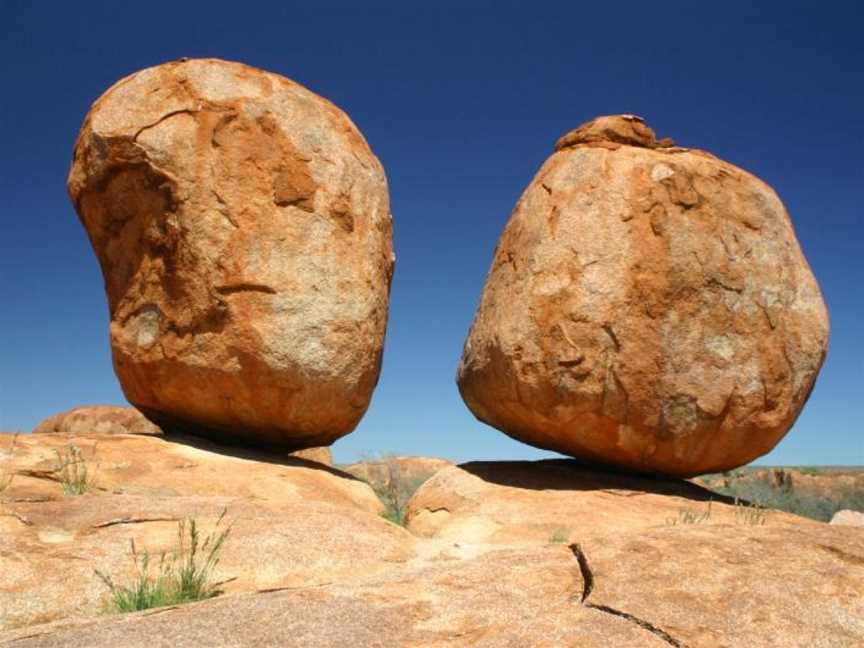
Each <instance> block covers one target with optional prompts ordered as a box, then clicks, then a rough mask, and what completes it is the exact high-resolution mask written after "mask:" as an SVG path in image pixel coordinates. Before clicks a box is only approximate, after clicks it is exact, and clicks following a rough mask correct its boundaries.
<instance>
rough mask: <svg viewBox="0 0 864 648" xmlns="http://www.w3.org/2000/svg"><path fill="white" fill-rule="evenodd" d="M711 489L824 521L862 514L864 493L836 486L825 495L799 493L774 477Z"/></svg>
mask: <svg viewBox="0 0 864 648" xmlns="http://www.w3.org/2000/svg"><path fill="white" fill-rule="evenodd" d="M712 488H713V489H714V490H715V491H716V492H719V493H721V494H723V495H728V496H730V497H737V498H740V499H742V500H747V501H749V502H758V505H759V506H760V507H761V508H763V509H773V510H777V511H785V512H787V513H792V514H794V515H800V516H803V517H807V518H811V519H813V520H819V521H820V522H828V521H830V520H831V518H832V517H833V516H834V514H835V513H836V512H837V511H839V510H841V509H852V510H858V511H864V492H862V490H861V489H860V488H855V487H839V488H837V489H836V490H834V491H833V492H832V493H830V494H829V495H816V494H808V493H802V492H800V491H799V490H798V489H796V487H795V484H794V482H793V481H792V480H791V479H778V478H777V476H776V474H772V475H768V474H765V475H755V476H749V475H747V476H745V477H742V478H740V479H738V480H737V481H735V482H734V483H731V484H729V485H724V486H723V487H716V488H715V487H713V486H712Z"/></svg>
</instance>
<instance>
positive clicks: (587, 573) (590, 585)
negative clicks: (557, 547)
mask: <svg viewBox="0 0 864 648" xmlns="http://www.w3.org/2000/svg"><path fill="white" fill-rule="evenodd" d="M569 548H570V551H571V552H573V556H574V557H575V558H576V562H578V563H579V571H580V573H581V574H582V595H581V598H580V600H579V602H580V603H581V604H582V605H583V606H585V607H587V608H591V609H592V610H598V611H600V612H605V613H607V614H612V615H614V616H617V617H621V618H622V619H626V620H627V621H630V622H631V623H635V624H636V625H638V626H639V627H640V628H642V629H644V630H647V631H648V632H650V633H652V634H654V635H656V636H658V637H660V638H661V639H662V640H663V641H665V642H666V643H668V644H669V645H670V646H675V648H688V646H687V644H685V643H683V642H681V641H680V640H678V639H676V638H675V637H673V636H672V635H670V634H669V633H668V632H666V631H665V630H663V629H662V628H658V627H657V626H655V625H654V624H653V623H651V622H649V621H646V620H645V619H640V618H639V617H637V616H636V615H633V614H630V613H629V612H624V611H622V610H618V609H616V608H613V607H611V606H609V605H601V604H597V603H588V602H587V600H588V597H589V596H590V595H591V592H592V591H593V590H594V573H593V572H592V571H591V567H590V566H589V565H588V557H587V556H586V555H585V552H584V551H582V547H580V546H579V544H578V543H573V544H571V545H570V546H569Z"/></svg>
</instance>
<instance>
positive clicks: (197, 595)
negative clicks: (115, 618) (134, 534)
mask: <svg viewBox="0 0 864 648" xmlns="http://www.w3.org/2000/svg"><path fill="white" fill-rule="evenodd" d="M224 518H225V511H222V514H221V515H220V516H219V519H218V520H217V521H216V525H215V526H214V528H213V530H212V531H211V532H210V533H209V534H207V535H205V536H202V535H201V531H200V530H199V528H198V524H197V523H196V522H195V520H192V519H190V520H181V521H180V522H179V523H178V525H177V549H176V551H174V552H172V553H168V554H166V553H162V554H160V556H159V564H158V566H157V567H156V569H155V573H151V571H152V569H151V564H152V562H153V561H152V558H151V556H150V554H149V553H148V552H147V551H144V552H139V551H138V550H137V548H136V546H135V542H134V540H133V541H131V547H132V560H133V562H134V563H135V576H134V578H133V580H132V582H131V583H130V584H127V585H120V584H118V583H116V582H115V581H114V579H113V578H112V577H111V576H110V575H108V574H106V573H104V572H102V571H99V570H96V575H97V576H98V577H99V579H100V580H101V581H102V582H103V583H104V584H105V585H106V586H107V587H108V589H109V590H110V593H111V599H110V608H111V609H112V610H113V611H115V612H135V611H138V610H146V609H149V608H154V607H162V606H164V605H180V604H183V603H192V602H194V601H203V600H205V599H208V598H212V597H214V596H216V595H218V594H219V593H220V592H219V589H218V585H219V584H218V583H214V582H213V581H212V577H213V572H214V570H215V569H216V565H218V564H219V554H220V553H221V551H222V547H223V546H224V544H225V541H226V540H227V539H228V535H229V534H230V532H231V525H228V526H225V527H223V526H222V523H223V521H224Z"/></svg>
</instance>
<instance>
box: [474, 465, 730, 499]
mask: <svg viewBox="0 0 864 648" xmlns="http://www.w3.org/2000/svg"><path fill="white" fill-rule="evenodd" d="M459 467H460V468H461V469H462V470H464V471H465V472H468V473H470V474H472V475H474V476H475V477H479V478H480V479H482V480H483V481H485V482H489V483H492V484H498V485H500V486H509V487H511V488H522V489H526V490H572V491H606V492H613V493H614V494H616V495H619V496H621V497H635V496H638V495H643V494H649V493H653V494H655V495H672V496H676V497H682V498H686V499H690V500H694V501H698V502H707V501H709V500H713V501H715V502H722V503H724V504H734V503H735V500H734V498H732V497H729V496H727V495H722V494H720V493H716V492H714V491H711V490H708V489H707V488H703V487H702V486H699V485H697V484H694V483H693V482H690V481H687V480H686V479H679V478H670V477H660V476H654V475H645V474H635V473H628V472H624V471H620V470H616V469H614V468H609V467H601V466H597V465H596V464H591V465H589V464H586V463H583V462H580V461H578V460H576V459H563V458H562V459H541V460H538V461H471V462H468V463H464V464H460V465H459ZM622 491H623V492H622ZM739 501H741V500H739ZM742 503H743V501H742Z"/></svg>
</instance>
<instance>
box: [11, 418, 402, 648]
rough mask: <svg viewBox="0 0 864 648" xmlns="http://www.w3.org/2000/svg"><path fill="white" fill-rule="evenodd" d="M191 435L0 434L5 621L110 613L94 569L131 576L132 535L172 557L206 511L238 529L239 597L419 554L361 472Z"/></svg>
mask: <svg viewBox="0 0 864 648" xmlns="http://www.w3.org/2000/svg"><path fill="white" fill-rule="evenodd" d="M184 441H185V442H186V443H185V444H184V443H175V442H173V441H168V440H165V439H163V438H160V437H153V436H146V435H117V434H113V433H107V434H86V435H76V437H75V438H74V440H70V439H68V438H65V437H64V436H62V435H58V434H25V435H18V436H17V437H13V436H12V435H0V631H2V630H5V629H9V628H13V627H19V626H26V625H32V624H34V623H41V622H44V621H50V620H53V619H61V618H67V617H71V616H92V615H95V614H98V613H99V612H100V611H101V610H102V608H103V607H104V605H105V602H106V599H107V598H108V597H107V590H106V588H105V586H104V584H103V583H102V582H101V581H100V580H99V579H98V578H97V577H96V576H95V574H94V570H96V569H98V570H100V571H103V572H105V573H108V574H112V575H113V576H114V577H115V578H116V579H117V580H118V581H120V582H129V581H130V580H131V578H132V574H133V568H134V562H133V560H132V558H131V556H130V554H129V542H130V540H134V541H135V543H136V546H137V547H138V548H139V550H146V551H148V552H149V553H150V554H151V555H152V556H159V554H160V553H162V552H165V551H167V552H170V551H173V550H175V549H176V542H177V526H178V521H180V520H183V519H187V518H192V519H195V520H196V521H197V522H198V523H199V524H200V525H201V528H202V532H203V533H205V534H206V533H209V531H210V530H211V529H212V528H213V525H214V524H215V523H216V520H217V519H218V518H219V516H220V515H221V513H222V512H223V511H225V519H226V520H227V522H228V523H230V524H231V525H232V526H231V535H230V538H229V539H228V541H227V542H226V543H225V546H224V549H223V551H222V553H221V557H220V562H219V566H218V568H217V571H216V573H215V574H214V576H213V578H214V580H215V581H217V582H219V581H228V582H226V584H225V586H224V588H223V589H224V590H225V592H226V594H232V593H239V592H250V591H256V590H261V589H271V588H280V587H285V588H300V587H307V586H312V587H314V586H316V585H319V584H321V583H327V582H331V581H333V580H338V581H340V582H350V581H352V580H355V579H359V578H367V577H369V576H370V575H372V574H375V573H378V572H381V571H386V570H389V569H392V568H394V567H395V566H399V565H401V564H403V563H404V562H406V561H408V560H410V559H411V558H413V556H414V545H415V540H414V539H413V538H412V537H411V536H410V534H408V533H407V532H406V531H405V530H404V529H401V528H400V527H398V526H396V525H393V524H390V523H388V522H386V521H385V520H384V519H382V518H381V517H380V516H379V512H380V511H381V510H382V509H383V507H382V505H381V502H380V501H379V500H378V498H377V497H376V496H375V494H374V493H373V491H372V489H371V488H370V487H369V486H368V485H366V484H364V483H363V482H361V481H360V480H358V479H355V478H353V477H351V476H350V475H347V474H345V473H341V472H339V471H337V470H335V469H332V468H328V467H326V466H323V465H320V464H313V463H312V462H310V461H303V460H299V459H293V458H284V457H277V456H274V455H269V454H265V453H260V452H254V451H248V450H244V451H242V452H238V453H235V454H229V453H230V452H231V449H230V448H225V447H222V446H219V445H217V444H215V443H208V442H205V441H201V440H197V441H196V440H194V439H188V438H187V439H184ZM192 443H195V444H196V445H191V444H192ZM72 445H74V447H76V448H78V449H80V457H81V459H82V461H83V462H84V463H83V465H84V466H86V469H87V475H88V478H87V480H88V484H89V489H88V491H87V492H86V493H85V494H83V495H77V496H71V495H68V496H67V495H64V493H63V490H62V487H61V480H62V478H61V475H60V474H59V473H58V471H57V465H58V456H57V454H56V453H58V452H59V453H61V455H63V454H64V453H68V448H70V447H71V446H72ZM334 529H338V531H334ZM2 643H3V640H2V638H0V644H2Z"/></svg>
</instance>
